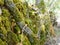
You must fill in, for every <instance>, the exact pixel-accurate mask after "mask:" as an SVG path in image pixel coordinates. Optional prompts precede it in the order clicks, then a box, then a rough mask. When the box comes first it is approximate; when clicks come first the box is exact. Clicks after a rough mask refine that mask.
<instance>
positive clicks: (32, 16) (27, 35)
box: [0, 0, 55, 45]
mask: <svg viewBox="0 0 60 45" xmlns="http://www.w3.org/2000/svg"><path fill="white" fill-rule="evenodd" d="M39 5H40V6H39ZM39 5H38V6H33V5H31V6H29V4H28V3H27V2H21V1H20V0H0V10H1V12H2V13H1V14H0V45H44V44H45V41H46V40H47V38H49V36H55V33H54V29H53V24H54V23H53V21H51V20H52V18H51V17H52V16H53V15H54V13H53V12H52V11H48V10H46V9H47V8H46V6H45V3H44V1H43V0H42V1H41V2H40V3H39ZM51 14H52V15H51ZM54 18H55V17H54ZM53 20H54V19H53Z"/></svg>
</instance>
